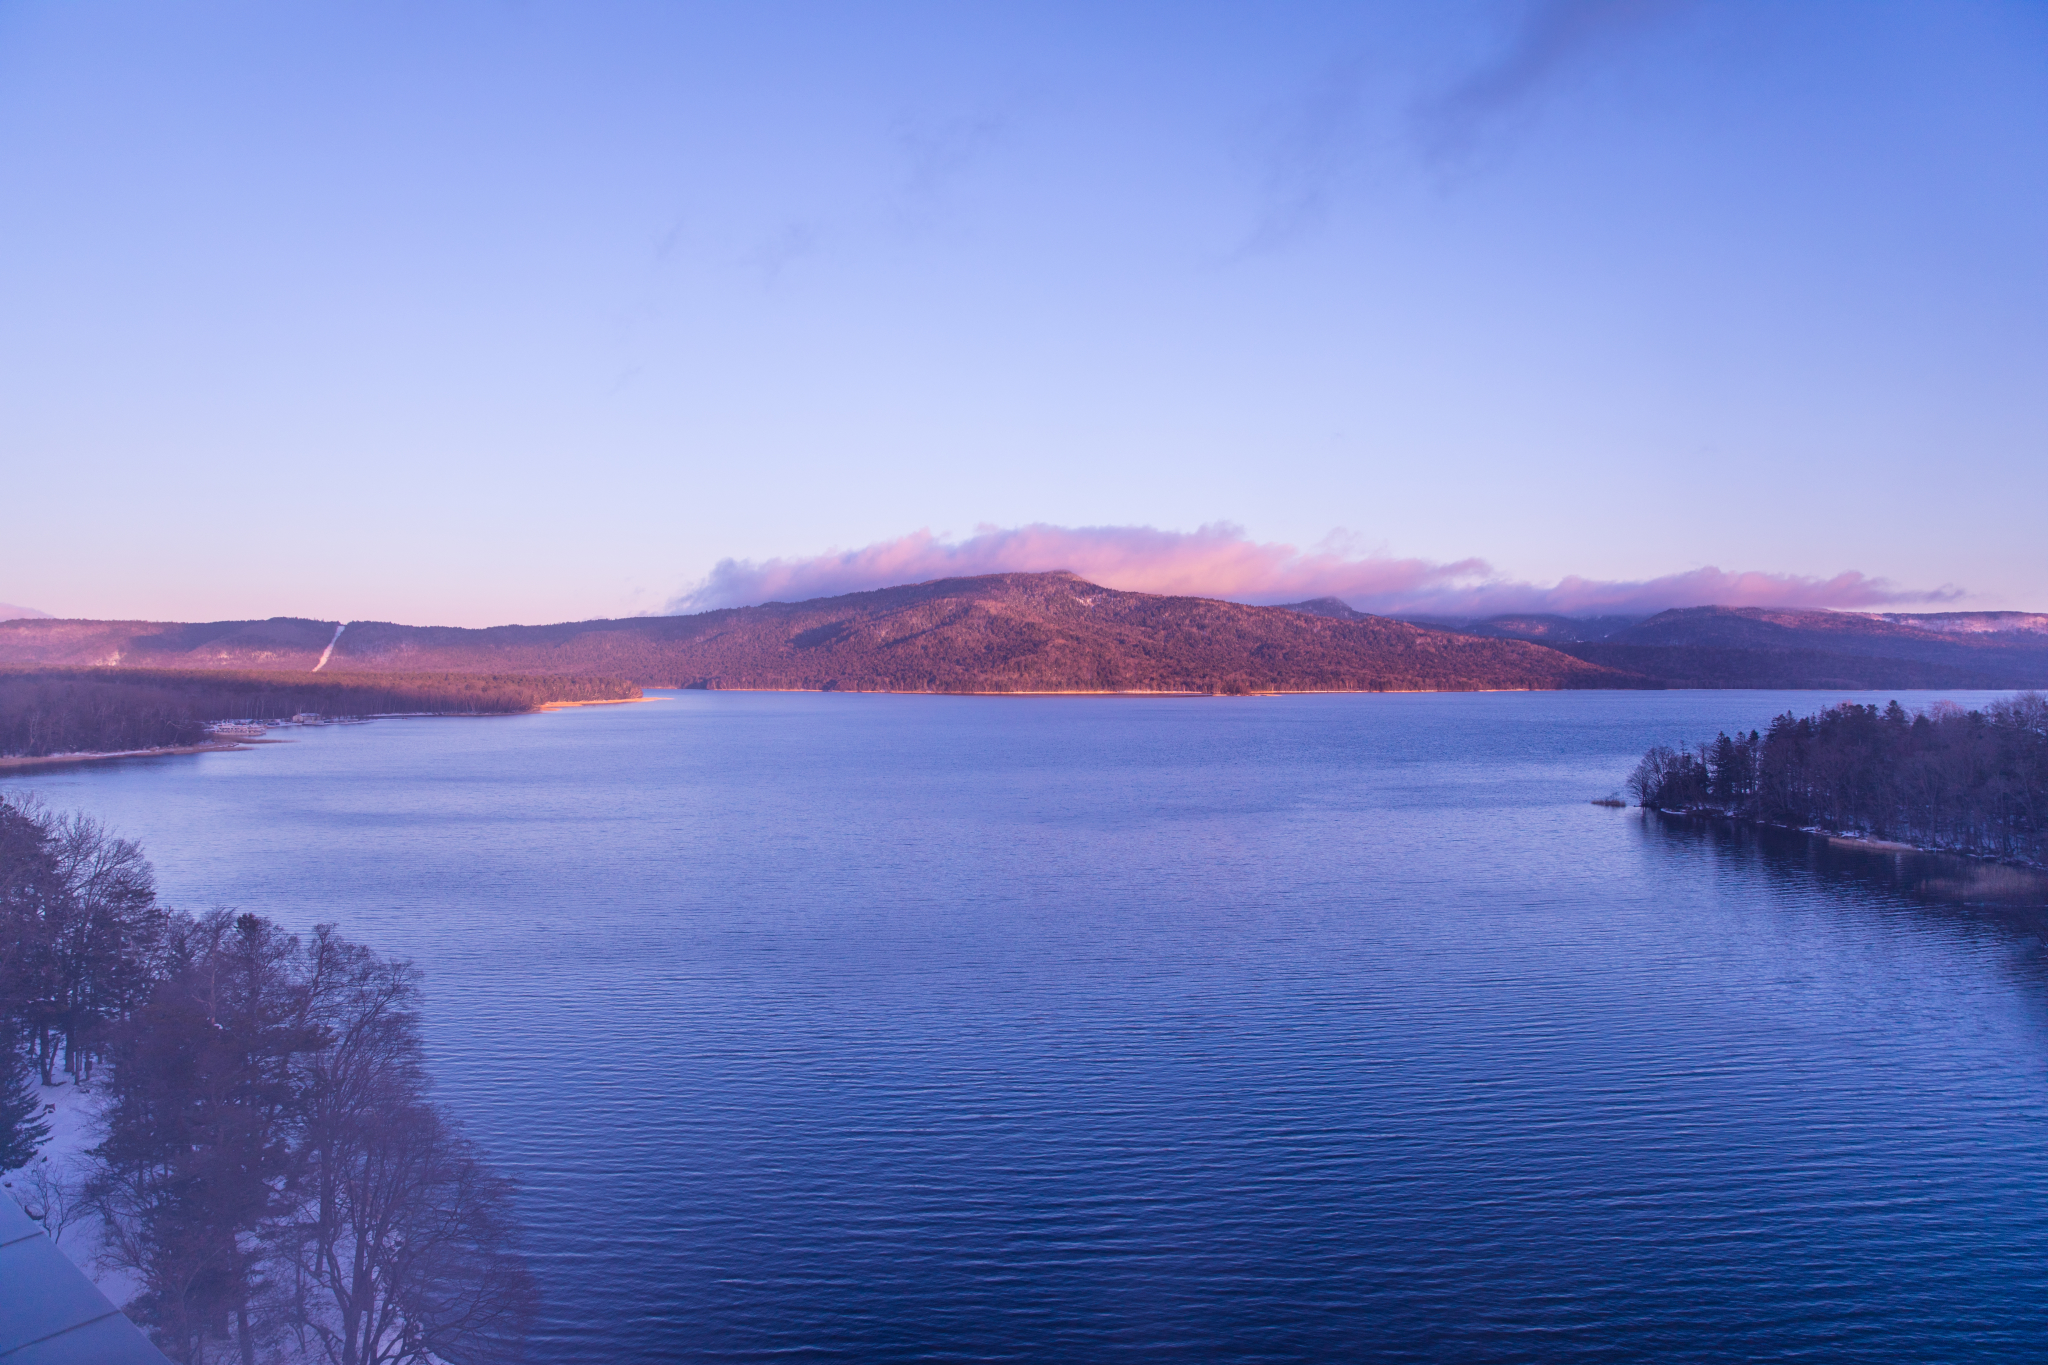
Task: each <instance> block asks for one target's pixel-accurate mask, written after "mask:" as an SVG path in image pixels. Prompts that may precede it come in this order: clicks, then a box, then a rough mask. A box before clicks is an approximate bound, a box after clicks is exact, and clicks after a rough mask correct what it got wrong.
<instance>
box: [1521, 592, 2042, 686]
mask: <svg viewBox="0 0 2048 1365" xmlns="http://www.w3.org/2000/svg"><path fill="white" fill-rule="evenodd" d="M1549 643H1551V644H1553V645H1554V646H1555V647H1556V648H1557V649H1560V650H1562V651H1564V652H1565V653H1567V654H1570V655H1572V656H1574V657H1575V658H1580V659H1585V660H1587V661H1588V662H1591V663H1601V664H1605V665H1607V666H1608V667H1610V668H1617V669H1621V670H1623V671H1626V672H1631V673H1641V674H1644V675H1645V676H1647V677H1652V678H1657V679H1659V680H1661V681H1662V682H1664V683H1665V684H1666V685H1667V686H1670V687H1768V688H1779V687H1793V688H1826V689H1840V690H1855V691H1862V690H1869V689H1876V688H1886V687H1898V688H1958V689H1962V688H1971V689H1988V690H1998V689H2004V688H2024V687H2048V616H2039V615H2033V614H2030V613H2025V612H1930V613H1927V614H1925V615H1918V614H1913V613H1904V612H1899V613H1888V614H1883V615H1879V614H1874V613H1872V614H1866V613H1862V612H1837V611H1780V610H1776V609H1772V608H1766V607H1687V608H1683V609H1680V610H1675V611H1667V612H1661V613H1659V614H1658V615H1656V616H1652V617H1650V618H1649V619H1648V620H1645V621H1640V622H1637V623H1635V624H1633V625H1629V626H1626V627H1624V628H1622V629H1619V630H1614V631H1610V632H1607V633H1605V634H1597V635H1596V634H1594V633H1593V632H1592V631H1588V632H1586V638H1583V639H1581V640H1577V641H1574V640H1569V639H1562V638H1559V639H1552V640H1551V641H1549Z"/></svg>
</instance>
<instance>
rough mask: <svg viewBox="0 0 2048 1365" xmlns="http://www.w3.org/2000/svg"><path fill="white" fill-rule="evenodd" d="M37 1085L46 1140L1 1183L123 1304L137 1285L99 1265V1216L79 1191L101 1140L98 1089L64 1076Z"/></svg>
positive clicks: (124, 1274)
mask: <svg viewBox="0 0 2048 1365" xmlns="http://www.w3.org/2000/svg"><path fill="white" fill-rule="evenodd" d="M37 1089H38V1090H39V1091H40V1093H41V1095H42V1099H43V1105H44V1107H45V1108H46V1109H48V1110H50V1113H49V1116H48V1122H49V1125H50V1140H49V1141H48V1142H46V1143H44V1144H43V1145H42V1148H41V1149H40V1150H39V1151H37V1153H36V1159H35V1160H34V1161H32V1162H30V1163H29V1164H28V1165H26V1166H24V1167H22V1168H21V1169H20V1170H16V1171H8V1172H6V1173H5V1174H0V1186H4V1188H5V1189H6V1191H7V1193H8V1194H9V1195H12V1196H13V1198H14V1201H15V1202H16V1203H18V1204H20V1205H21V1206H22V1208H24V1209H26V1210H27V1211H28V1214H29V1216H30V1217H32V1218H36V1219H39V1220H41V1222H42V1224H43V1226H44V1227H45V1228H47V1229H48V1230H49V1233H50V1236H51V1238H52V1240H54V1241H55V1242H56V1243H57V1245H58V1247H59V1248H61V1249H62V1250H63V1252H64V1254H65V1255H66V1256H69V1257H70V1258H71V1262H72V1264H74V1265H76V1266H77V1267H78V1268H79V1269H80V1270H83V1271H84V1272H85V1273H86V1274H87V1275H88V1276H90V1277H91V1278H92V1282H93V1283H94V1284H96V1285H98V1286H99V1287H100V1292H101V1293H102V1294H105V1295H106V1296H107V1297H108V1298H110V1299H112V1300H113V1301H114V1302H115V1303H116V1304H117V1305H125V1304H126V1303H127V1302H128V1301H129V1300H130V1299H132V1298H134V1297H135V1295H136V1294H137V1293H138V1292H139V1291H140V1290H141V1288H142V1286H141V1284H140V1283H139V1282H138V1281H137V1280H136V1279H135V1277H134V1276H133V1275H132V1274H130V1273H129V1272H127V1271H125V1270H109V1269H107V1268H105V1267H104V1266H102V1265H101V1264H100V1263H99V1253H100V1235H99V1234H100V1227H99V1219H97V1218H95V1217H93V1216H92V1215H90V1214H88V1213H87V1212H86V1211H85V1209H84V1208H83V1207H82V1204H83V1200H82V1198H81V1195H80V1191H81V1190H82V1189H83V1187H84V1185H85V1178H86V1174H87V1171H88V1168H89V1166H90V1159H89V1158H88V1157H87V1156H86V1153H87V1152H88V1151H90V1150H91V1149H92V1148H93V1147H94V1146H95V1145H97V1144H98V1142H99V1140H100V1130H99V1120H100V1105H101V1103H102V1098H103V1096H102V1092H99V1091H95V1090H93V1089H92V1088H91V1087H81V1086H78V1085H74V1084H72V1082H71V1080H70V1079H69V1078H68V1077H65V1078H63V1079H61V1080H60V1082H59V1084H57V1085H45V1086H38V1087H37Z"/></svg>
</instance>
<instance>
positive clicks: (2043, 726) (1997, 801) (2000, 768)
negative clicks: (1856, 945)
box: [1628, 692, 2048, 865]
mask: <svg viewBox="0 0 2048 1365" xmlns="http://www.w3.org/2000/svg"><path fill="white" fill-rule="evenodd" d="M1628 786H1629V792H1630V794H1631V795H1633V796H1634V797H1635V799H1636V801H1637V802H1638V803H1639V804H1641V805H1643V806H1645V807H1647V808H1650V809H1653V810H1663V811H1671V812H1679V813H1713V814H1719V815H1729V816H1734V817H1736V818H1739V819H1745V820H1753V821H1757V822H1759V823H1764V824H1772V825H1784V826H1788V827H1792V828H1796V829H1811V830H1819V831H1825V832H1828V833H1831V834H1844V835H1857V836H1863V837H1867V838H1871V839H1878V840H1885V841H1895V842H1898V843H1904V844H1911V845H1914V846H1916V847H1920V848H1930V849H1941V850H1944V851H1948V852H1954V853H1964V854H1969V855H1972V856H1976V857H1988V858H1999V859H2005V860H2008V861H2012V862H2024V863H2032V864H2037V865H2038V864H2041V863H2043V862H2044V860H2048V839H2044V837H2043V835H2044V831H2043V822H2044V820H2048V697H2044V696H2043V695H2042V694H2041V693H2039V692H2021V693H2018V694H2017V695H2015V696H2011V697H2007V698H2005V699H2003V700H2001V701H1997V702H1993V703H1992V704H1991V705H1989V706H1987V707H1985V708H1984V709H1983V710H1981V711H1970V710H1965V709H1963V708H1962V707H1960V706H1957V705H1955V704H1954V703H1952V702H1938V703H1936V704H1935V705H1934V706H1933V707H1931V708H1929V709H1928V710H1925V711H1921V712H1909V711H1907V710H1906V709H1905V708H1904V707H1903V706H1901V705H1899V703H1898V702H1896V701H1894V702H1892V703H1891V704H1890V705H1889V706H1885V707H1882V708H1880V707H1877V706H1859V705H1856V704H1855V703H1853V702H1844V703H1842V704H1841V705H1839V706H1833V707H1829V708H1828V709H1826V710H1824V711H1821V712H1818V713H1817V714H1814V715H1811V716H1795V715H1793V714H1792V713H1790V712H1787V713H1785V714H1784V715H1782V716H1779V717H1778V718H1777V719H1776V720H1774V721H1772V722H1771V725H1770V729H1769V730H1767V731H1763V732H1758V731H1755V730H1752V731H1750V732H1749V733H1748V734H1746V735H1743V734H1736V735H1729V734H1725V733H1723V734H1720V735H1717V736H1716V737H1715V738H1714V740H1713V742H1712V743H1710V744H1699V745H1695V746H1694V747H1692V748H1691V749H1673V748H1668V747H1665V746H1661V745H1660V746H1658V747H1656V748H1653V749H1651V750H1650V751H1649V752H1648V753H1646V754H1644V755H1643V758H1642V761H1641V762H1640V763H1638V764H1637V765H1636V769H1635V772H1634V773H1633V774H1631V775H1630V777H1629V782H1628Z"/></svg>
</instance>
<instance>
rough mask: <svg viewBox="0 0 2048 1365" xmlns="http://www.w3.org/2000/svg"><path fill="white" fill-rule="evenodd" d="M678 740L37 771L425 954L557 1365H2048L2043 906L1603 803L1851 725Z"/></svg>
mask: <svg viewBox="0 0 2048 1365" xmlns="http://www.w3.org/2000/svg"><path fill="white" fill-rule="evenodd" d="M1844 695H1846V694H1844ZM1890 695H1893V694H1884V695H1881V696H1877V697H1874V698H1872V697H1860V698H1858V699H1859V700H1878V701H1883V700H1886V699H1888V697H1889V696H1890ZM1898 695H1899V696H1900V698H1901V700H1903V701H1905V702H1906V703H1907V704H1908V705H1909V706H1910V705H1914V704H1926V703H1927V702H1929V701H1932V700H1933V699H1934V696H1935V695H1936V694H1927V695H1924V696H1915V695H1914V694H1909V693H1908V694H1898ZM1942 695H1950V696H1953V697H1955V699H1956V700H1959V701H1962V702H1964V703H1966V704H1974V703H1976V702H1978V701H1980V700H1982V699H1983V698H1982V697H1981V696H1980V695H1972V694H1942ZM658 696H659V699H658V700H655V701H651V702H648V703H645V704H641V705H632V706H617V707H601V708H589V709H584V710H575V711H566V712H558V713H553V714H548V715H535V716H524V717H513V718H496V719H476V720H468V719H444V720H388V721H379V722H377V723H374V724H371V725H362V726H342V727H327V728H317V729H307V730H296V731H290V732H287V733H289V734H290V735H291V738H292V741H293V742H291V743H289V744H276V745H265V746H261V747H258V748H254V749H251V750H247V751H242V752H234V753H219V754H206V755H199V756H194V757H184V758H174V759H161V760H148V761H143V762H130V763H122V764H110V765H102V766H96V767H91V768H80V769H71V770H67V771H52V772H46V773H42V774H37V775H35V776H33V777H27V778H10V779H9V780H7V781H6V782H5V784H4V785H5V786H6V787H7V788H8V789H9V790H14V791H18V790H21V789H23V788H33V789H35V790H38V791H40V792H42V793H43V794H44V795H45V796H46V797H47V798H48V799H49V800H50V801H51V802H52V803H53V804H55V805H57V806H59V807H78V808H83V809H85V810H88V811H90V812H93V813H95V814H98V815H101V816H103V817H105V818H106V819H107V820H109V821H110V822H111V823H112V824H113V825H115V826H116V827H117V828H118V829H119V830H120V831H121V832H123V833H126V834H129V835H131V836H133V837H137V838H139V839H141V840H142V841H143V842H144V844H145V845H146V847H147V850H148V852H149V854H150V855H151V857H152V858H153V860H154V861H155V863H156V866H157V870H158V874H159V878H160V881H161V884H162V889H163V891H164V893H165V895H166V898H167V899H168V900H170V901H171V902H172V903H174V904H177V905H180V906H183V907H185V908H189V909H204V908H208V907H211V906H214V905H228V906H236V907H241V908H244V909H249V910H255V911H259V912H261V913H263V914H266V915H269V916H272V917H273V918H276V919H278V920H280V921H282V922H283V923H285V924H286V925H288V926H291V927H294V928H303V927H306V926H309V925H312V924H314V923H316V922H322V921H333V922H335V923H338V924H339V925H340V926H341V928H342V929H343V931H344V932H346V933H347V934H349V935H350V936H352V937H355V938H358V939H360V940H362V941H364V942H366V943H368V944H370V945H372V946H374V947H377V948H379V949H381V950H384V951H387V952H391V953H395V954H400V955H405V956H409V957H412V958H414V959H415V960H417V961H418V962H419V963H420V965H421V966H422V967H423V968H424V969H425V971H426V974H427V991H428V1037H429V1042H430V1045H431V1048H432V1056H433V1064H434V1069H435V1074H436V1076H437V1077H438V1079H439V1090H440V1094H441V1097H442V1099H443V1100H444V1101H445V1102H446V1103H447V1104H448V1105H449V1106H450V1107H451V1108H452V1109H453V1110H454V1111H455V1112H456V1113H458V1114H459V1115H460V1116H461V1117H462V1118H463V1120H464V1121H465V1122H466V1124H467V1125H468V1128H469V1131H470V1132H471V1134H472V1135H473V1136H474V1137H475V1138H476V1139H477V1140H478V1141H479V1142H480V1143H481V1144H482V1145H483V1147H484V1148H485V1149H486V1151H487V1152H488V1154H489V1155H490V1157H491V1159H492V1160H493V1162H494V1163H495V1164H497V1165H498V1166H499V1167H500V1168H501V1169H503V1170H505V1171H507V1172H508V1173H510V1174H512V1175H514V1176H516V1177H517V1178H518V1180H519V1181H520V1182H521V1186H522V1189H521V1194H520V1208H521V1211H522V1213H523V1215H524V1218H525V1220H526V1225H527V1233H528V1247H529V1251H530V1253H531V1256H532V1261H533V1265H534V1268H535V1271H536V1273H537V1275H538V1277H539V1279H540V1281H541V1283H542V1286H543V1290H544V1295H545V1305H544V1314H543V1320H542V1322H541V1324H540V1331H539V1336H538V1339H537V1342H536V1348H535V1356H536V1359H537V1360H539V1361H542V1362H548V1363H550V1365H553V1363H556V1362H560V1363H563V1365H567V1363H568V1362H626V1361H634V1362H638V1361H649V1362H652V1361H678V1360H693V1361H765V1360H796V1359H800V1360H819V1361H856V1360H861V1361H866V1360H906V1359H932V1360H1141V1359H1156V1360H1167V1359H1173V1360H1180V1359H1203V1360H1215V1361H1231V1362H1254V1361H1312V1360H1373V1361H1378V1360H1387V1361H1394V1360H1447V1359H1451V1360H1461V1361H1462V1360H1473V1361H1493V1360H1499V1361H1510V1360H1587V1361H1592V1360H1615V1361H1621V1360H1657V1361H1679V1360H1699V1361H1708V1360H1713V1361H1722V1360H1729V1359H1742V1358H1757V1357H1765V1356H1769V1357H1786V1358H1790V1357H1796V1356H1805V1357H1811V1358H1820V1359H1826V1360H1830V1361H1840V1360H1887V1361H1896V1360H1907V1359H1917V1360H2033V1359H2038V1358H2039V1357H2040V1355H2041V1353H2042V1350H2043V1344H2042V1343H2043V1340H2044V1332H2048V1123H2044V1120H2048V1086H2044V1081H2048V956H2044V952H2043V942H2042V928H2043V925H2044V923H2048V919H2044V917H2043V912H2042V911H2041V910H2039V909H2038V908H2036V907H2029V906H2027V905H2025V904H2018V905H2013V904H2007V905H1980V904H1974V903H1971V897H1970V895H1969V894H1966V893H1956V892H1955V889H1954V887H1953V886H1951V887H1949V888H1948V890H1949V892H1950V894H1949V895H1948V896H1947V897H1946V898H1944V897H1943V895H1942V894H1940V892H1941V891H1942V887H1940V886H1938V885H1934V883H1937V882H1940V881H1941V880H1942V879H1941V878H1939V877H1933V876H1923V875H1921V873H1920V872H1919V871H1916V870H1915V869H1916V868H1918V867H1919V864H1918V863H1916V862H1914V861H1913V860H1900V859H1895V858H1891V857H1887V856H1883V855H1872V854H1867V853H1852V852H1847V851H1843V850H1840V849H1833V848H1830V847H1829V846H1828V845H1826V844H1825V843H1824V842H1822V841H1816V840H1809V839H1806V838H1805V837H1804V836H1770V837H1758V836H1756V835H1753V834H1745V833H1742V832H1740V831H1735V830H1732V829H1725V828H1723V829H1716V828H1713V827H1711V826H1705V825H1699V824H1694V823H1691V822H1680V821H1674V820H1669V819H1666V818H1662V817H1657V816H1645V815H1644V814H1643V813H1641V812H1638V811H1634V810H1629V811H1618V810H1612V809H1605V808H1601V807H1597V806H1593V805H1591V804H1589V801H1590V798H1594V797H1600V796H1605V795H1607V794H1608V793H1609V792H1612V791H1615V790H1617V789H1618V788H1620V786H1621V785H1622V782H1623V780H1624V778H1625V777H1626V775H1627V773H1628V771H1629V769H1630V767H1631V766H1632V765H1633V763H1634V761H1635V759H1636V758H1637V757H1638V756H1639V755H1640V753H1641V751H1642V750H1643V749H1644V747H1646V746H1647V745H1649V744H1651V743H1655V742H1675V741H1680V740H1685V739H1692V738H1711V737H1712V734H1713V732H1714V731H1715V730H1717V729H1719V728H1723V727H1734V726H1741V727H1743V728H1745V729H1746V728H1749V727H1751V726H1758V727H1761V726H1763V725H1765V724H1767V723H1768V721H1769V718H1770V717H1771V716H1772V715H1774V714H1776V713H1779V712H1782V711H1785V710H1787V709H1796V710H1799V711H1802V712H1804V711H1810V710H1813V709H1815V708H1816V707H1817V706H1818V705H1820V704H1823V703H1827V702H1832V701H1834V700H1839V699H1841V698H1840V697H1838V696H1836V695H1834V694H1821V693H1758V692H1665V693H1529V694H1477V695H1474V694H1464V695H1455V694H1452V695H1419V696H1418V695H1411V696H1307V697H1281V698H1248V699H1186V700H1164V699H1125V698H967V697H913V696H859V695H851V696H849V695H830V694H827V695H816V694H732V693H703V692H689V693H664V694H658ZM1950 880H1951V881H1953V880H1954V879H1953V878H1951V879H1950ZM2019 899H2020V900H2022V901H2024V900H2025V899H2026V898H2025V897H2024V896H2021V897H2020V898H2019Z"/></svg>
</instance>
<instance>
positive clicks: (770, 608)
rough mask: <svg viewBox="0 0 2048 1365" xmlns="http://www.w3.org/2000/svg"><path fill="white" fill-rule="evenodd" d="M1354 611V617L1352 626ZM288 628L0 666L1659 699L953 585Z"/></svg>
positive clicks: (37, 628) (1578, 681)
mask: <svg viewBox="0 0 2048 1365" xmlns="http://www.w3.org/2000/svg"><path fill="white" fill-rule="evenodd" d="M1347 610H1348V608H1347ZM338 624H339V623H337V622H332V621H306V620H299V619H295V618H278V619H274V620H269V621H218V622H212V623H209V624H203V625H194V624H165V623H156V622H143V621H10V622H4V623H0V663H8V664H42V665H46V666H47V665H72V666H77V665H103V666H108V665H110V666H116V667H130V666H148V667H158V668H259V669H266V670H288V669H305V670H308V671H310V670H311V669H312V668H313V667H314V666H315V665H316V664H317V663H318V662H319V661H320V657H321V654H322V652H323V651H325V650H326V649H327V648H328V646H329V644H330V643H332V645H333V655H332V657H331V660H330V662H329V664H328V665H327V666H328V667H329V668H330V669H333V670H336V671H344V670H345V671H347V672H349V673H355V674H360V673H364V672H371V671H403V672H436V673H458V672H479V673H500V674H504V673H550V674H581V675H599V674H601V675H610V676H616V677H621V678H626V679H630V680H632V681H633V682H636V683H639V684H642V685H644V686H652V687H706V688H767V689H779V688H789V689H817V690H842V691H903V692H1061V691H1106V692H1126V691H1133V692H1144V691H1149V692H1238V691H1254V692H1257V691H1433V690H1445V691H1463V690H1479V689H1490V688H1499V689H1552V688H1578V687H1642V686H1656V685H1657V684H1655V683H1653V682H1648V681H1647V680H1645V679H1643V678H1641V677H1636V676H1631V675H1629V674H1627V673H1624V672H1620V671H1617V670H1614V669H1611V668H1608V667H1605V666H1603V665H1600V664H1595V663H1589V662H1586V661H1584V660H1580V659H1575V658H1572V657H1571V656H1569V655H1566V654H1561V653H1559V652H1557V651H1555V650H1552V649H1547V648H1544V647H1543V646H1541V645H1536V644H1531V643H1528V642H1526V641H1520V640H1495V639H1481V638H1477V637H1474V636H1471V635H1464V634H1457V633H1454V632H1449V631H1442V630H1433V629H1429V628H1427V627H1423V626H1417V625H1412V624H1409V623H1407V622H1404V621H1395V620H1391V619H1389V618H1386V617H1380V616H1364V615H1359V614H1357V613H1353V615H1352V617H1350V618H1346V619H1335V618H1319V617H1316V616H1312V615H1307V614H1303V613H1300V612H1296V611H1290V610H1288V609H1286V608H1282V607H1252V606H1244V605H1242V604H1239V603H1235V602H1219V601H1214V600H1212V599H1209V598H1201V597H1160V596H1154V595H1152V594H1148V593H1130V592H1117V591H1114V590H1112V589H1109V588H1104V587H1101V586H1099V585H1097V584H1093V583H1089V582H1087V581H1085V580H1083V579H1081V578H1078V577H1076V576H1074V575H1073V574H1066V573H1042V574H994V575H989V576H986V577H980V578H951V579H941V580H939V581H937V582H932V583H920V584H915V585H908V586H904V587H896V588H884V589H881V590H880V591H876V592H864V593H852V594H849V595H847V596H844V597H827V598H818V599H816V600H813V601H808V602H795V603H786V602H771V603H768V604H766V605H764V606H758V607H740V608H734V609H729V610H724V611H711V612H703V613H700V614H697V615H692V616H654V617H631V618H627V619H624V620H612V621H581V622H574V623H567V624H563V625H552V626H495V627H491V628H489V629H484V630H466V629H459V628H455V627H446V626H399V625H391V624H388V623H383V622H350V623H349V624H348V625H347V626H346V627H345V628H343V629H342V631H341V634H340V637H339V638H338V639H337V638H336V637H335V629H336V626H337V625H338Z"/></svg>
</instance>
